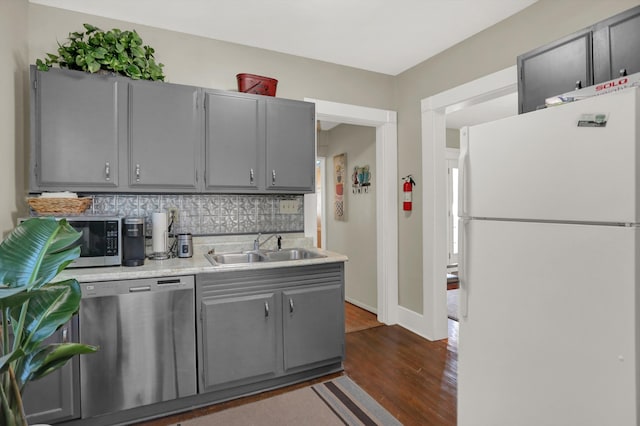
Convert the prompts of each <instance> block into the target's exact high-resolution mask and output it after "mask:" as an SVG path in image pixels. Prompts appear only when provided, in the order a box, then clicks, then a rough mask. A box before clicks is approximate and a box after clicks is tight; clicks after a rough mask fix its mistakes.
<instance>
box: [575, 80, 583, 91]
mask: <svg viewBox="0 0 640 426" xmlns="http://www.w3.org/2000/svg"><path fill="white" fill-rule="evenodd" d="M578 89H582V81H580V80H578V81H576V90H578Z"/></svg>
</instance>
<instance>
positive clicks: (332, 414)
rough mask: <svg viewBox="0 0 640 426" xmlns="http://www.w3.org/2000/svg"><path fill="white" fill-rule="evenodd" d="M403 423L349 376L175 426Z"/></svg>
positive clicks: (291, 425)
mask: <svg viewBox="0 0 640 426" xmlns="http://www.w3.org/2000/svg"><path fill="white" fill-rule="evenodd" d="M210 425H225V426H276V425H277V426H294V425H295V426H299V425H305V426H332V425H336V426H340V425H342V426H344V425H349V426H351V425H384V426H387V425H392V426H393V425H401V423H400V422H399V421H398V420H397V419H396V418H395V417H393V416H392V415H391V414H390V413H389V412H388V411H387V410H385V409H384V408H383V407H382V406H380V405H379V404H378V403H377V402H376V401H375V400H374V399H373V398H371V396H369V395H368V394H367V393H366V392H365V391H363V390H362V389H361V388H360V387H359V386H358V385H356V384H355V383H354V382H353V381H351V379H349V378H348V377H346V376H342V377H338V378H337V379H333V380H330V381H327V382H323V383H319V384H316V385H312V386H308V387H305V388H302V389H297V390H294V391H291V392H287V393H284V394H281V395H276V396H274V397H271V398H268V399H264V400H260V401H256V402H252V403H249V404H246V405H241V406H239V407H233V408H229V409H226V410H223V411H219V412H217V413H213V414H209V415H207V416H203V417H198V418H196V419H190V420H185V421H181V422H180V423H176V424H175V426H210Z"/></svg>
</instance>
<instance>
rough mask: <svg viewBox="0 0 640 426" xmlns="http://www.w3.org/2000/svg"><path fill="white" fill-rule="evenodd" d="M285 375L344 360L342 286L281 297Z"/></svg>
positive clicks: (336, 285)
mask: <svg viewBox="0 0 640 426" xmlns="http://www.w3.org/2000/svg"><path fill="white" fill-rule="evenodd" d="M282 310H283V327H284V368H285V371H289V370H291V369H295V368H299V367H303V366H309V367H315V366H318V365H320V364H319V363H332V362H336V360H340V359H343V358H344V296H343V293H342V285H341V284H331V285H324V286H314V287H310V288H303V289H295V290H287V291H284V292H283V293H282Z"/></svg>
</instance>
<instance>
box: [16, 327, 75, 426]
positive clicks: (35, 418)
mask: <svg viewBox="0 0 640 426" xmlns="http://www.w3.org/2000/svg"><path fill="white" fill-rule="evenodd" d="M72 340H73V341H75V342H77V341H78V319H77V317H75V318H74V319H72V320H71V321H70V322H69V323H68V324H66V325H64V326H63V327H62V328H60V329H59V330H58V331H57V332H56V333H55V334H54V335H52V336H51V337H50V338H49V339H48V340H47V341H46V343H48V344H49V343H63V342H69V341H72ZM85 356H86V355H85ZM79 377H80V376H79V358H78V357H77V356H76V357H74V358H72V359H70V360H69V361H68V362H67V363H66V364H65V365H64V366H63V367H62V368H60V369H58V370H56V371H54V372H53V373H50V374H49V375H47V376H45V377H43V378H42V379H39V380H36V381H33V382H29V383H27V385H26V386H25V390H24V395H23V401H24V408H25V413H26V414H27V421H28V422H29V424H35V423H54V422H58V421H63V420H70V419H73V418H77V417H80V388H79V387H80V382H79Z"/></svg>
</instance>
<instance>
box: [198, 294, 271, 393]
mask: <svg viewBox="0 0 640 426" xmlns="http://www.w3.org/2000/svg"><path fill="white" fill-rule="evenodd" d="M275 306H276V303H275V295H274V294H273V293H267V294H254V295H249V296H237V297H225V298H221V299H212V300H203V301H202V327H203V329H202V331H203V335H204V336H215V338H212V339H204V340H203V360H204V365H203V368H204V370H205V371H204V377H203V381H204V386H205V389H215V388H219V387H224V385H226V384H229V383H233V384H236V385H237V384H239V383H242V382H243V381H245V382H246V381H248V380H249V381H252V380H255V379H259V378H265V377H273V376H275V375H276V373H277V371H278V364H277V352H278V345H277V344H276V335H277V333H276V326H277V321H276V312H275ZM221 342H224V344H221ZM256 354H260V356H256Z"/></svg>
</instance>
